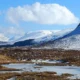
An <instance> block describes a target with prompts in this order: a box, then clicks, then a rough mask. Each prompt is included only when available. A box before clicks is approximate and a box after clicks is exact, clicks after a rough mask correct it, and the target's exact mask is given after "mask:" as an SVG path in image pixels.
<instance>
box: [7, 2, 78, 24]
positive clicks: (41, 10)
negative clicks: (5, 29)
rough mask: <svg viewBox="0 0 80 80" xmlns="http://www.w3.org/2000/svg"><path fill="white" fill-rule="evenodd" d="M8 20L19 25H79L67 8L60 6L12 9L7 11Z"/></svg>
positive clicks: (35, 5)
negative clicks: (23, 22) (26, 23)
mask: <svg viewBox="0 0 80 80" xmlns="http://www.w3.org/2000/svg"><path fill="white" fill-rule="evenodd" d="M7 19H8V20H9V21H11V22H12V23H15V24H18V23H19V22H20V21H25V22H29V21H30V22H36V23H40V24H63V25H69V24H73V23H77V22H78V21H79V19H78V18H77V17H76V16H75V15H74V14H73V13H72V12H71V11H70V10H69V9H67V8H66V7H65V6H62V5H59V4H41V3H39V2H36V3H34V4H32V5H24V6H18V7H11V8H9V9H8V11H7Z"/></svg>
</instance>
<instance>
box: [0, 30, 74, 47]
mask: <svg viewBox="0 0 80 80" xmlns="http://www.w3.org/2000/svg"><path fill="white" fill-rule="evenodd" d="M72 30H73V29H66V30H41V31H32V32H28V33H26V34H25V35H24V36H22V37H20V38H18V37H12V38H10V39H9V40H8V41H7V42H6V43H4V44H3V43H2V44H1V46H2V45H3V46H31V45H36V44H42V43H45V42H48V41H53V40H55V39H58V38H60V37H63V36H64V35H66V34H68V33H70V32H71V31H72Z"/></svg>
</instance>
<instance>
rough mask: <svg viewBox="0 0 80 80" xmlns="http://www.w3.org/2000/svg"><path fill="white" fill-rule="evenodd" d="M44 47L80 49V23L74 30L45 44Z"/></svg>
mask: <svg viewBox="0 0 80 80" xmlns="http://www.w3.org/2000/svg"><path fill="white" fill-rule="evenodd" d="M44 48H49V49H51V48H61V49H75V50H77V49H78V50H79V49H80V24H79V25H78V26H77V28H75V29H74V30H73V31H72V32H70V33H68V34H66V35H64V36H63V37H60V38H58V39H56V40H54V41H49V42H47V43H45V44H44Z"/></svg>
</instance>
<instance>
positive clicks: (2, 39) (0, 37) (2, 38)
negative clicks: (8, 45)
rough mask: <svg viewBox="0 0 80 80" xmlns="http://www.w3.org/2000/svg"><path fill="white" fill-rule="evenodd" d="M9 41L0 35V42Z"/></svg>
mask: <svg viewBox="0 0 80 80" xmlns="http://www.w3.org/2000/svg"><path fill="white" fill-rule="evenodd" d="M8 40H9V39H8V38H7V37H6V36H4V35H3V34H2V33H0V41H5V42H6V41H8Z"/></svg>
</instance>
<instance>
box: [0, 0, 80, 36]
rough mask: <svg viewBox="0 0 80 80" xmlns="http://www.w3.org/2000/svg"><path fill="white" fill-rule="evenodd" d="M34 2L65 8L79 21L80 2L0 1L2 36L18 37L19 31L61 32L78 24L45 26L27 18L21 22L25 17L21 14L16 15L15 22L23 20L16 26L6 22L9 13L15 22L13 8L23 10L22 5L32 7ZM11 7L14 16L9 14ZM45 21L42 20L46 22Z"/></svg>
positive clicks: (68, 0) (43, 0)
mask: <svg viewBox="0 0 80 80" xmlns="http://www.w3.org/2000/svg"><path fill="white" fill-rule="evenodd" d="M36 2H39V3H40V5H41V6H42V5H43V4H50V5H51V4H59V5H60V6H63V7H64V6H65V7H66V8H67V9H68V10H69V11H70V12H71V13H72V14H74V16H75V17H76V18H78V19H80V0H0V33H3V32H4V31H5V32H4V35H7V36H14V35H18V34H19V32H20V33H21V31H22V32H23V33H24V32H28V31H36V30H61V29H67V28H74V27H75V26H76V25H77V24H78V23H75V22H71V23H72V24H69V23H66V24H67V25H64V24H59V22H58V23H57V22H56V24H55V23H53V24H52V23H51V24H50V22H49V24H47V22H43V23H42V22H41V21H40V20H38V21H35V20H31V21H30V20H29V19H28V20H27V19H26V18H27V17H26V18H25V20H23V19H24V17H25V16H24V15H21V14H20V16H18V15H17V16H18V18H17V20H19V19H21V18H23V19H21V20H19V21H18V24H15V23H13V22H11V21H10V20H8V17H9V16H8V17H7V12H9V14H10V15H11V16H13V20H16V17H15V13H16V12H15V8H17V7H18V6H20V8H23V6H24V5H29V6H32V5H33V4H35V3H36ZM11 7H12V8H13V11H14V15H13V13H12V12H11V13H10V11H9V9H10V8H11ZM45 7H46V6H45ZM23 9H24V8H23ZM25 10H26V9H25ZM17 14H18V12H17ZM22 14H23V13H22ZM40 15H42V14H40ZM49 15H50V13H49ZM22 16H23V17H22ZM26 16H27V14H26ZM14 17H15V18H14ZM19 17H21V18H19ZM42 17H44V16H41V18H40V19H41V20H42ZM48 18H49V16H48ZM48 18H46V19H48ZM68 18H70V16H68ZM46 19H44V20H45V21H46ZM51 20H52V19H51ZM39 21H40V22H39ZM12 29H13V31H12V32H11V31H10V30H12ZM7 30H9V31H7ZM17 30H18V31H17ZM21 34H22V33H21ZM19 35H20V34H19Z"/></svg>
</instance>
